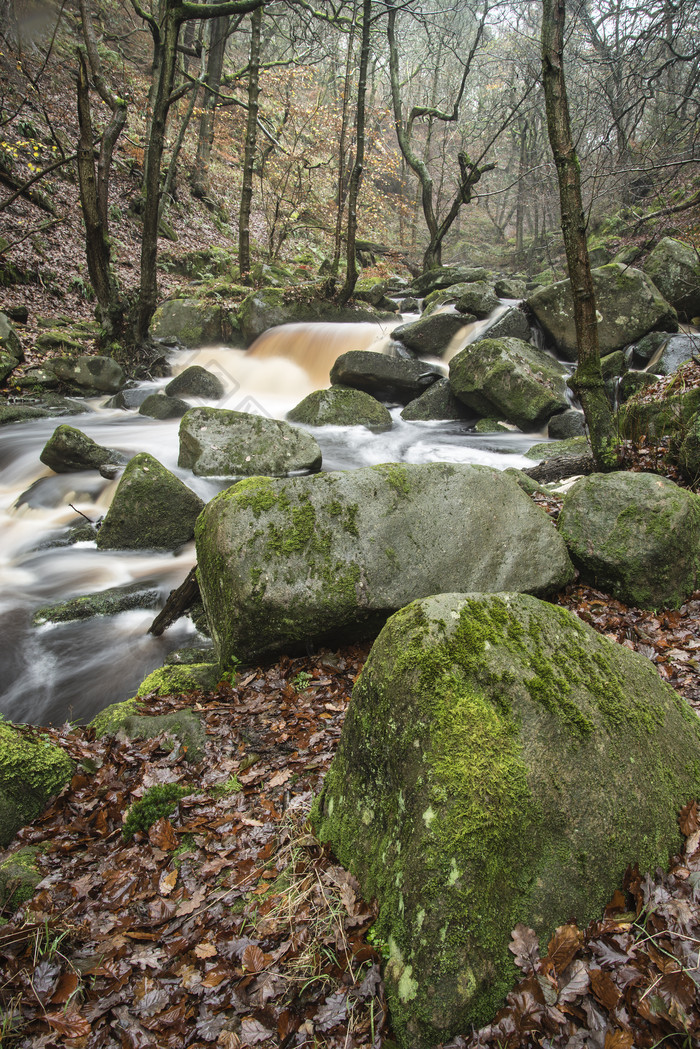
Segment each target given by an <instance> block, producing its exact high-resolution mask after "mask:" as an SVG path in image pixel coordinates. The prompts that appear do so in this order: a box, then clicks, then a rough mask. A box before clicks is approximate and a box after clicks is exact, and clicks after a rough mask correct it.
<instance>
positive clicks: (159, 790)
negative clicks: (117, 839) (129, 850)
mask: <svg viewBox="0 0 700 1049" xmlns="http://www.w3.org/2000/svg"><path fill="white" fill-rule="evenodd" d="M194 793H195V791H194V790H193V789H192V787H181V786H180V784H179V783H158V784H156V785H155V786H154V787H149V789H148V790H147V791H146V793H145V794H144V796H143V797H142V798H141V799H140V800H139V801H136V802H134V804H133V805H132V806H131V808H130V809H129V811H128V813H127V816H126V819H125V820H124V826H123V827H122V837H123V838H124V840H125V841H132V839H133V837H134V835H135V834H137V833H141V834H145V833H146V832H147V831H148V829H149V827H152V826H153V824H154V823H156V822H157V821H158V820H159V819H161V818H162V817H163V816H170V815H171V814H172V813H173V812H174V811H175V809H176V808H177V803H178V802H179V801H180V799H181V798H186V797H187V795H188V794H194Z"/></svg>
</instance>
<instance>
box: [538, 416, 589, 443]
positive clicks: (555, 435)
mask: <svg viewBox="0 0 700 1049" xmlns="http://www.w3.org/2000/svg"><path fill="white" fill-rule="evenodd" d="M585 433H586V421H585V419H584V417H583V412H579V411H578V410H577V409H576V408H567V409H566V411H564V412H559V414H558V415H553V416H552V418H551V419H550V420H549V422H548V423H547V436H548V437H549V438H551V440H553V441H565V440H567V439H568V438H569V437H583V436H584V434H585Z"/></svg>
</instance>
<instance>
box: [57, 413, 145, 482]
mask: <svg viewBox="0 0 700 1049" xmlns="http://www.w3.org/2000/svg"><path fill="white" fill-rule="evenodd" d="M39 458H40V459H41V461H42V463H44V465H45V466H48V467H49V468H50V469H51V470H53V471H54V473H58V474H63V473H73V472H74V471H76V470H99V469H100V468H101V467H103V466H105V465H107V464H110V465H111V464H113V465H115V466H122V465H123V464H124V463H125V462H126V461H127V457H126V456H125V455H122V453H121V452H117V451H115V450H114V449H113V448H103V447H102V445H100V444H97V443H96V442H95V441H93V439H92V438H91V437H88V436H87V434H85V433H83V431H82V430H77V429H76V428H75V427H74V426H68V425H66V424H65V423H63V424H62V425H61V426H57V427H56V429H55V430H54V432H53V434H52V435H51V437H50V438H49V439H48V441H47V442H46V444H45V445H44V448H43V451H42V452H41V455H40V456H39Z"/></svg>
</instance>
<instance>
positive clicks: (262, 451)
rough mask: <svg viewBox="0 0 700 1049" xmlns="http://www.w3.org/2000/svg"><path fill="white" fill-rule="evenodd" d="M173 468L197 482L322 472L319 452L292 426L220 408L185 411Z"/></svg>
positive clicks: (309, 438)
mask: <svg viewBox="0 0 700 1049" xmlns="http://www.w3.org/2000/svg"><path fill="white" fill-rule="evenodd" d="M178 465H179V466H184V467H185V468H186V469H188V470H192V472H193V473H195V474H197V475H198V476H199V477H250V476H251V475H253V474H269V475H271V476H275V477H284V476H286V475H287V474H290V473H296V472H298V471H301V470H309V471H313V470H320V469H321V449H320V448H319V446H318V444H317V443H316V441H315V440H314V438H313V437H312V436H311V435H310V434H308V433H305V432H304V430H300V429H298V428H297V427H296V426H290V425H289V424H288V423H286V422H281V421H279V420H277V419H265V418H263V417H262V416H260V415H252V414H250V413H248V412H233V411H228V410H227V409H225V408H206V407H202V408H190V410H189V411H188V412H187V413H186V414H185V415H184V416H183V418H182V421H181V423H180V454H179V457H178Z"/></svg>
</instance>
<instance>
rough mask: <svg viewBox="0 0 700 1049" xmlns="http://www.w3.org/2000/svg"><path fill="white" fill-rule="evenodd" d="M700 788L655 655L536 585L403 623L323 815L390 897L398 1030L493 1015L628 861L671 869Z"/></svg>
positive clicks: (345, 852) (387, 645)
mask: <svg viewBox="0 0 700 1049" xmlns="http://www.w3.org/2000/svg"><path fill="white" fill-rule="evenodd" d="M699 790H700V722H698V719H697V717H696V715H695V714H694V713H693V712H692V711H691V709H690V708H689V707H688V706H687V704H685V703H684V702H683V700H682V699H681V698H680V697H679V696H678V695H677V694H676V693H675V692H674V691H673V690H672V689H671V688H670V687H669V686H668V685H666V684H665V683H664V682H662V681H661V679H660V678H659V676H658V674H657V672H656V670H655V668H654V667H653V665H652V664H651V663H650V661H649V660H647V659H645V658H644V657H643V656H640V655H638V654H636V653H633V652H630V651H628V650H627V649H625V648H623V647H622V646H620V645H617V644H615V643H614V642H611V641H608V640H607V639H606V638H604V637H602V636H600V635H599V634H597V633H596V632H594V631H593V630H592V629H591V628H590V627H588V626H586V625H585V624H583V623H581V622H580V621H579V620H578V619H577V618H576V616H574V615H572V614H571V613H569V612H568V611H566V610H565V609H562V608H558V607H556V606H553V605H550V604H545V603H544V602H542V601H538V600H537V599H535V598H533V597H528V596H524V595H518V594H496V595H485V594H441V595H438V596H436V597H429V598H427V599H425V600H424V601H416V602H414V603H412V604H410V605H409V606H408V607H407V608H404V609H402V610H401V611H400V612H397V614H396V615H394V616H393V617H392V618H391V619H390V620H389V621H388V623H387V624H386V626H385V628H384V630H383V631H382V633H381V634H380V636H379V637H378V639H377V640H376V642H375V644H374V647H373V648H372V651H371V653H370V656H369V659H368V660H367V663H366V664H365V667H364V670H363V672H362V675H361V677H360V679H359V681H358V683H357V685H356V686H355V689H354V691H353V698H352V703H351V704H350V707H349V709H348V714H347V718H346V721H345V725H344V727H343V733H342V737H341V741H340V746H339V748H338V751H337V753H336V756H335V757H334V758H333V762H332V764H331V767H330V769H329V772H328V774H327V776H326V779H325V781H324V785H323V791H322V793H321V795H320V798H319V799H318V800H317V802H316V804H315V806H314V809H313V810H312V819H313V821H314V823H315V825H316V831H317V833H318V835H319V836H320V838H321V839H322V840H323V841H329V842H330V843H331V845H332V848H333V851H334V852H335V854H336V855H337V857H338V859H339V860H340V861H341V863H342V864H344V865H345V866H346V867H348V868H349V869H350V870H351V871H352V872H353V873H354V874H355V875H356V876H357V877H358V878H359V881H360V885H361V888H362V892H363V895H364V896H365V898H366V899H371V898H372V897H376V898H377V900H378V902H379V918H378V921H377V923H376V925H375V936H376V941H377V942H379V943H382V944H383V952H384V958H385V965H384V978H385V984H386V989H387V997H388V1001H389V1007H390V1011H391V1019H392V1026H393V1028H394V1031H395V1033H396V1036H397V1039H398V1041H399V1043H400V1044H401V1045H402V1046H403V1047H405V1049H428V1047H431V1046H434V1045H435V1044H436V1043H438V1042H440V1043H446V1042H448V1041H449V1040H450V1039H451V1037H452V1036H454V1035H457V1034H464V1033H465V1032H466V1031H467V1030H468V1029H469V1027H470V1025H471V1024H475V1025H476V1026H477V1027H478V1026H480V1025H482V1024H483V1023H484V1022H486V1021H488V1020H489V1019H491V1018H492V1017H493V1014H494V1013H495V1012H496V1010H497V1009H498V1007H499V1006H500V1005H501V1003H502V1002H503V999H504V997H505V995H506V994H507V992H508V991H509V990H510V988H511V987H512V985H513V984H514V983H515V981H516V979H517V978H518V977H519V976H520V975H521V974H520V973H519V972H518V971H517V970H516V968H515V966H514V964H513V960H512V955H511V954H510V952H509V950H508V945H509V942H510V938H511V930H512V929H513V928H514V927H515V925H516V924H517V923H518V922H522V923H523V924H524V925H526V926H528V927H530V928H533V929H534V930H535V932H536V933H537V935H538V936H539V937H540V941H541V943H542V944H543V945H546V943H547V941H548V939H549V937H550V936H551V934H552V933H553V932H554V930H555V928H556V927H557V926H559V925H562V924H564V923H565V922H568V921H569V920H570V919H572V918H573V919H575V920H576V921H577V922H578V923H579V925H581V926H585V925H586V924H587V922H588V921H589V920H590V919H592V918H594V917H596V916H598V915H599V914H600V912H601V910H602V908H603V907H604V906H605V904H606V902H607V901H608V900H609V898H610V896H611V894H612V892H613V891H614V890H615V888H617V886H618V885H619V884H620V882H621V879H622V876H623V875H624V872H625V869H626V867H627V865H628V864H630V863H631V864H634V863H637V864H639V868H640V870H641V871H642V872H645V871H653V870H654V869H655V868H656V866H657V865H661V866H664V867H665V866H666V864H667V863H668V859H669V857H670V855H672V854H673V853H674V852H675V851H676V850H677V849H678V847H679V845H680V836H679V832H678V826H677V822H676V820H677V811H678V809H679V808H680V807H681V806H682V805H684V804H686V803H687V802H688V801H690V800H691V799H694V798H696V797H697V796H698V791H699Z"/></svg>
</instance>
